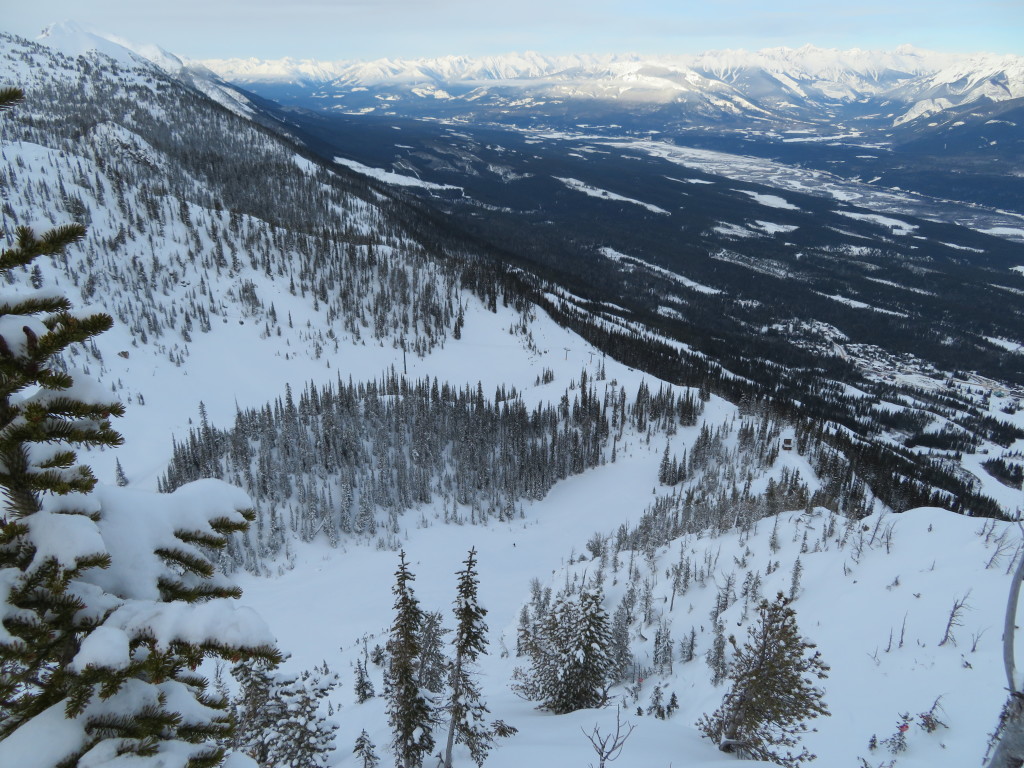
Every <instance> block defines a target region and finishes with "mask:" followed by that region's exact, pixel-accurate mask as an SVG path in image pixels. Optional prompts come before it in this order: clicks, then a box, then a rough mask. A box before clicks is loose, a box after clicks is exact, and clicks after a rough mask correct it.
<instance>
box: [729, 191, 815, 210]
mask: <svg viewBox="0 0 1024 768" xmlns="http://www.w3.org/2000/svg"><path fill="white" fill-rule="evenodd" d="M735 191H736V192H742V193H743V194H744V195H748V196H750V197H751V198H753V199H754V200H755V201H756V202H758V203H760V204H761V205H764V206H766V207H768V208H782V209H783V210H786V211H799V210H800V209H799V208H798V207H797V206H795V205H793V204H792V203H787V202H786V201H785V200H784V199H783V198H781V197H779V196H778V195H766V194H764V193H762V192H752V191H750V190H749V189H737V190H735Z"/></svg>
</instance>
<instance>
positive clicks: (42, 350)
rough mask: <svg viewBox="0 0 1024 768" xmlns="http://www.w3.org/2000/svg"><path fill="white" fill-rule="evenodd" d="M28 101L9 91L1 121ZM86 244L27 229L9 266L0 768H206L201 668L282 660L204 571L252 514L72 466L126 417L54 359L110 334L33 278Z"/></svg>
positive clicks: (197, 494)
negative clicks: (222, 661)
mask: <svg viewBox="0 0 1024 768" xmlns="http://www.w3.org/2000/svg"><path fill="white" fill-rule="evenodd" d="M20 95H21V94H20V92H19V91H17V90H15V89H5V90H3V91H0V107H7V106H9V105H10V104H12V103H13V102H14V101H16V100H17V99H18V98H20ZM83 234H84V229H83V228H82V227H81V226H79V225H76V224H72V225H67V226H62V227H58V228H55V229H53V230H50V231H48V232H46V233H44V234H42V235H40V236H37V235H36V234H35V233H34V232H33V231H32V230H31V229H30V228H28V227H18V228H17V229H16V230H15V233H14V238H13V245H12V246H11V247H8V248H6V249H4V250H3V251H2V252H0V278H2V282H3V284H5V289H4V290H3V291H2V292H0V489H2V493H3V503H2V506H0V765H15V764H18V761H19V760H20V758H21V756H22V755H23V754H24V752H23V750H24V749H25V745H38V744H43V743H46V744H47V745H48V748H47V752H46V755H47V757H46V760H47V761H48V762H49V764H51V765H60V766H71V765H76V764H78V762H79V760H83V761H84V762H86V763H88V764H89V765H91V766H103V765H106V764H107V763H108V762H111V761H120V762H121V763H126V762H127V761H129V760H132V759H135V760H137V761H138V764H140V765H141V764H143V762H144V761H145V760H151V761H152V762H153V763H154V764H157V763H160V764H163V765H168V766H172V765H173V766H182V767H183V768H186V767H187V768H203V767H204V766H212V765H216V764H217V763H219V762H220V759H221V757H222V755H223V750H222V749H221V748H219V747H218V746H217V743H218V742H219V741H220V740H222V739H223V738H224V737H225V736H226V734H227V732H228V731H229V730H230V720H229V718H228V716H227V714H226V713H225V712H224V709H225V707H226V702H225V701H223V699H222V697H220V696H217V695H211V694H209V693H208V692H207V681H206V679H205V678H203V677H202V676H200V675H197V674H196V673H195V672H194V670H195V669H196V667H197V666H198V665H199V664H200V663H201V662H202V660H203V659H204V658H205V657H207V656H233V657H236V658H245V657H265V658H276V657H277V652H276V650H275V649H274V648H273V647H272V645H271V640H270V638H269V632H268V631H267V629H266V626H265V625H264V624H263V622H262V621H260V620H259V618H258V617H257V616H256V615H255V614H253V613H252V612H251V611H250V612H244V611H242V612H239V611H236V610H235V609H234V608H232V607H230V605H228V603H227V601H226V600H224V598H233V597H237V596H238V595H239V594H240V591H239V590H238V589H237V588H236V587H234V586H232V585H230V584H228V583H227V582H226V581H225V580H223V579H217V578H216V574H215V568H214V564H213V561H212V560H211V558H210V554H211V553H212V552H213V551H214V550H216V549H217V548H220V547H223V546H224V544H225V543H226V541H227V539H226V537H227V536H228V535H229V534H231V533H232V532H234V531H239V530H244V529H245V528H246V527H247V525H248V521H249V520H251V519H252V518H253V513H252V511H251V509H249V507H250V506H251V502H250V501H249V500H248V498H247V497H246V496H245V494H244V493H242V492H241V491H239V490H238V489H234V488H230V487H229V486H226V485H225V484H222V483H219V482H217V481H206V482H201V483H194V484H191V485H190V486H184V487H182V488H180V489H179V490H178V491H177V492H175V493H174V494H170V495H159V494H145V493H139V492H132V491H128V490H127V489H121V488H116V487H104V486H99V487H97V484H96V478H95V477H94V475H93V473H92V471H91V470H90V469H89V468H88V467H86V466H82V465H78V464H77V457H76V449H78V448H81V447H93V446H108V447H112V446H116V445H119V444H120V443H121V436H120V435H119V434H118V433H117V432H116V431H114V429H113V428H112V427H111V425H110V422H109V418H110V417H111V416H120V415H122V414H123V412H124V409H123V407H122V406H121V404H119V403H113V402H108V401H107V399H106V395H105V392H104V390H103V388H102V387H100V386H99V385H98V384H95V383H91V382H89V380H88V379H87V378H83V377H82V376H79V375H77V374H76V375H75V376H72V374H71V373H69V372H68V371H67V370H66V366H65V365H64V363H63V361H62V359H61V357H60V355H61V353H62V352H63V351H64V350H66V349H67V348H68V347H69V346H71V345H73V344H82V343H89V342H91V340H92V339H93V338H94V337H96V336H97V335H98V334H100V333H102V332H103V331H105V330H106V329H108V328H109V327H110V326H111V324H112V320H111V318H110V317H109V316H108V315H104V314H95V315H90V316H87V317H78V316H75V315H73V314H72V312H71V309H72V307H71V303H70V301H69V300H68V299H66V298H64V297H61V296H55V295H53V293H52V292H44V291H40V290H39V289H38V288H36V287H34V285H33V282H32V280H31V279H30V277H29V275H30V273H29V272H28V270H27V269H22V268H27V267H28V266H29V265H30V264H32V262H33V261H34V260H35V259H36V258H38V257H39V256H54V255H58V254H60V253H62V252H63V251H64V250H65V249H66V248H68V247H69V246H71V245H72V244H73V243H75V242H76V241H77V240H79V239H80V238H81V237H82V236H83ZM36 282H38V281H36ZM227 627H230V629H226V628H227ZM55 731H59V733H60V734H61V738H59V739H54V738H53V736H52V734H53V733H54V732H55ZM19 750H21V751H19ZM38 764H39V765H44V764H45V763H43V762H39V763H38Z"/></svg>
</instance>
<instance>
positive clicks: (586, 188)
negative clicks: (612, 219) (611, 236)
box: [554, 176, 669, 216]
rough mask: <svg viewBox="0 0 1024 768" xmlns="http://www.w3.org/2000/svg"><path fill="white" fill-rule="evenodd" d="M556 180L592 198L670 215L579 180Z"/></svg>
mask: <svg viewBox="0 0 1024 768" xmlns="http://www.w3.org/2000/svg"><path fill="white" fill-rule="evenodd" d="M554 178H556V179H558V181H560V182H562V183H563V184H565V186H567V187H568V188H569V189H574V190H576V191H577V192H582V193H583V194H585V195H588V196H590V197H599V198H601V199H603V200H614V201H615V202H617V203H632V204H633V205H639V206H641V207H642V208H646V209H647V210H649V211H651V212H652V213H662V214H665V215H666V216H667V215H669V212H668V211H666V210H665V209H664V208H659V207H658V206H656V205H652V204H651V203H645V202H643V201H642V200H634V199H633V198H631V197H623V196H622V195H617V194H615V193H614V192H609V191H608V190H606V189H599V188H598V187H592V186H590V185H589V184H584V183H583V182H582V181H580V180H579V179H563V178H561V177H559V176H555V177H554Z"/></svg>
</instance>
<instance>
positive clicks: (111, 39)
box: [36, 21, 184, 74]
mask: <svg viewBox="0 0 1024 768" xmlns="http://www.w3.org/2000/svg"><path fill="white" fill-rule="evenodd" d="M36 41H37V42H39V43H42V44H43V45H46V46H47V47H49V48H53V49H54V50H56V51H60V52H61V53H63V54H65V55H67V56H73V57H77V56H83V55H85V54H87V53H89V52H90V51H97V52H99V53H102V54H104V55H105V56H109V57H110V58H112V59H114V60H115V61H117V62H118V63H120V64H125V65H128V66H138V65H139V64H155V65H156V66H157V67H159V68H160V69H162V70H164V71H166V72H168V73H170V74H177V73H178V72H180V71H181V69H182V67H184V63H183V62H182V60H181V59H179V58H178V57H177V56H175V55H174V54H173V53H168V52H167V51H165V50H164V49H163V48H160V47H159V46H157V45H152V44H137V43H133V42H131V41H129V40H125V39H124V38H121V37H118V36H116V35H109V34H101V33H98V32H94V31H92V30H90V29H87V28H86V27H84V26H83V25H81V24H79V23H78V22H76V21H62V22H59V23H56V24H51V25H50V26H48V27H46V28H45V29H44V30H43V32H42V34H40V35H39V37H37V38H36Z"/></svg>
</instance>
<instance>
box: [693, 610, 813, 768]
mask: <svg viewBox="0 0 1024 768" xmlns="http://www.w3.org/2000/svg"><path fill="white" fill-rule="evenodd" d="M789 603H790V600H789V599H788V598H787V597H786V596H785V595H783V594H782V593H781V592H780V593H779V594H778V596H777V597H776V599H775V602H772V603H769V602H768V601H767V600H764V601H762V602H761V605H760V606H759V607H758V614H759V616H758V620H757V622H756V623H755V624H754V626H752V627H750V629H749V630H748V638H747V642H746V643H745V644H744V645H743V647H742V648H739V649H737V651H736V656H735V657H734V659H733V662H732V664H731V666H730V670H729V677H730V679H731V681H732V685H731V686H730V689H729V692H728V693H726V695H725V697H724V699H723V700H722V704H721V706H720V707H719V708H718V709H717V710H715V712H714V713H713V714H711V715H704V716H703V717H702V718H701V719H700V720H699V721H698V722H697V727H698V728H699V729H700V730H701V731H702V732H703V733H704V735H705V736H707V737H708V738H710V739H714V740H715V742H716V743H717V744H718V746H719V749H721V750H722V751H723V752H730V753H734V754H737V755H739V756H740V757H746V758H750V759H755V760H767V761H769V762H772V763H776V764H777V765H781V766H785V767H786V768H797V767H798V766H800V765H801V764H802V763H803V762H804V761H808V760H813V759H814V755H813V754H811V753H810V752H808V750H807V749H806V748H800V750H799V751H797V752H795V753H794V752H793V751H792V748H794V747H798V746H799V736H800V735H801V734H803V733H805V732H806V731H807V724H806V721H807V720H811V719H814V718H816V717H819V716H821V715H826V716H827V715H828V714H829V711H828V709H827V707H826V706H825V703H824V701H823V697H824V692H823V691H822V690H821V689H820V688H818V687H817V686H816V685H815V684H814V683H815V681H816V680H822V679H824V678H825V677H827V676H828V675H827V673H828V669H829V668H828V666H827V665H826V664H825V663H824V662H823V661H822V660H821V654H820V653H819V652H818V651H815V652H814V653H812V654H810V655H807V652H808V651H809V650H810V649H812V648H814V644H813V643H809V642H807V641H806V640H804V639H803V638H802V637H801V636H800V633H799V630H798V628H797V624H796V612H795V611H794V610H793V609H792V608H791V607H790V605H789Z"/></svg>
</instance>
